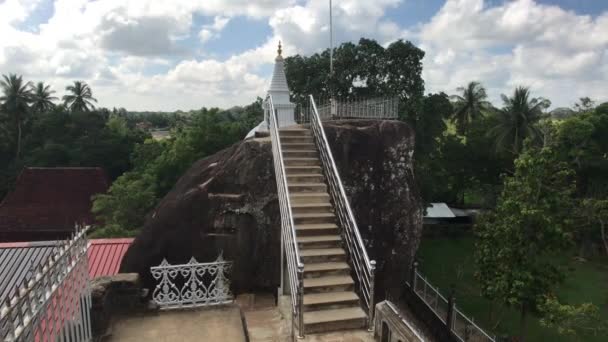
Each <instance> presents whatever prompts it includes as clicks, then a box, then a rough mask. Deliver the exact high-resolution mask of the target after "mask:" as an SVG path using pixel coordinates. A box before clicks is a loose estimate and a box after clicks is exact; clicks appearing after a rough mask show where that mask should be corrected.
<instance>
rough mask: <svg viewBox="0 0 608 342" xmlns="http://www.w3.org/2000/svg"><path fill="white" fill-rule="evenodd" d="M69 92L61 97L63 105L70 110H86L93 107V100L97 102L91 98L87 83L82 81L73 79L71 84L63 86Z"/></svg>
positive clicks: (91, 94) (91, 93)
mask: <svg viewBox="0 0 608 342" xmlns="http://www.w3.org/2000/svg"><path fill="white" fill-rule="evenodd" d="M65 90H67V91H68V92H69V93H71V94H68V95H65V96H64V97H63V102H64V103H65V106H66V107H67V108H68V109H69V110H71V111H72V112H78V111H80V112H88V111H90V110H91V109H93V108H95V106H94V105H93V102H97V100H96V99H95V98H93V92H92V91H91V87H89V85H88V84H86V83H84V82H82V81H75V82H74V84H73V85H70V86H67V87H66V88H65Z"/></svg>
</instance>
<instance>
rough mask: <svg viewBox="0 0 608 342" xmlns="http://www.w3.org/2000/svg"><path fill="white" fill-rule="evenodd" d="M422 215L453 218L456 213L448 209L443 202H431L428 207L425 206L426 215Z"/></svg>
mask: <svg viewBox="0 0 608 342" xmlns="http://www.w3.org/2000/svg"><path fill="white" fill-rule="evenodd" d="M424 217H427V218H454V217H456V215H454V213H453V212H452V210H450V207H448V205H447V204H445V203H431V205H430V206H429V207H427V208H426V215H424Z"/></svg>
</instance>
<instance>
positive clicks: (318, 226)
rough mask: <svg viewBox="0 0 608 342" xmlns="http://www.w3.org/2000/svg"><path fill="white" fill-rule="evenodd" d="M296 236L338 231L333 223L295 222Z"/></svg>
mask: <svg viewBox="0 0 608 342" xmlns="http://www.w3.org/2000/svg"><path fill="white" fill-rule="evenodd" d="M296 231H297V233H298V236H302V237H303V236H313V235H327V234H331V233H337V232H338V226H337V225H336V224H335V223H313V224H296Z"/></svg>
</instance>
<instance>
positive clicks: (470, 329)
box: [407, 263, 496, 342]
mask: <svg viewBox="0 0 608 342" xmlns="http://www.w3.org/2000/svg"><path fill="white" fill-rule="evenodd" d="M411 278H412V280H411V282H410V283H408V284H407V285H408V286H410V287H411V288H412V290H413V291H414V293H415V294H416V295H417V296H418V297H419V298H420V299H422V301H423V302H424V303H425V304H426V305H427V306H428V307H429V308H430V309H431V311H433V313H435V315H437V317H438V318H439V319H440V320H441V321H442V322H443V323H444V324H445V325H446V326H448V327H449V330H450V332H451V333H452V334H453V335H454V336H455V337H456V338H457V339H458V340H459V341H462V342H488V341H489V342H495V341H496V337H491V336H490V335H489V334H488V333H486V332H485V331H484V330H483V329H481V328H480V327H479V326H478V325H477V324H475V322H474V321H473V319H470V318H468V317H467V316H465V315H464V314H463V313H462V311H460V310H458V308H457V306H456V304H455V303H454V302H455V300H454V297H453V296H451V298H450V299H446V297H444V296H443V295H442V294H441V293H440V292H439V289H438V288H436V287H434V286H433V285H431V283H429V281H428V280H427V279H426V278H425V277H424V276H423V275H422V274H420V272H418V270H417V263H414V269H413V272H412V277H411Z"/></svg>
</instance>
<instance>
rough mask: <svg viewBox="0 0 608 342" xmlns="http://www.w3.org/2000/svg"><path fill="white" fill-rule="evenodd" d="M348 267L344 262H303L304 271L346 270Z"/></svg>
mask: <svg viewBox="0 0 608 342" xmlns="http://www.w3.org/2000/svg"><path fill="white" fill-rule="evenodd" d="M348 269H350V267H349V266H348V264H347V263H345V262H317V263H308V264H304V272H319V271H333V270H348Z"/></svg>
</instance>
